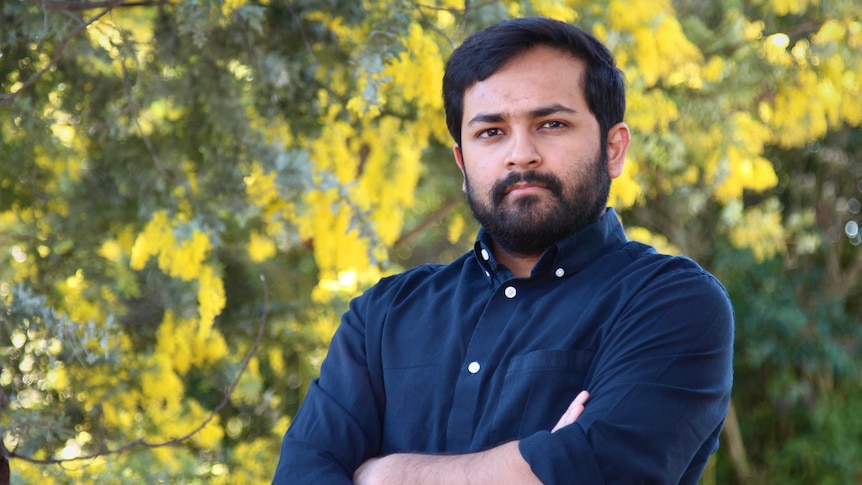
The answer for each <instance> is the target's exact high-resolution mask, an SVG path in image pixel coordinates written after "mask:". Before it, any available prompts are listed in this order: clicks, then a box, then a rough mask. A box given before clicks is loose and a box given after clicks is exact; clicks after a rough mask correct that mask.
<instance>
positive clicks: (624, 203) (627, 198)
mask: <svg viewBox="0 0 862 485" xmlns="http://www.w3.org/2000/svg"><path fill="white" fill-rule="evenodd" d="M633 162H634V161H633V160H631V159H629V160H626V166H625V168H624V169H623V173H622V175H620V176H619V177H617V178H615V179H614V180H613V183H611V193H610V196H609V198H608V205H611V206H613V207H616V208H618V209H624V208H627V207H632V206H634V205H635V204H637V203H638V202H639V201H641V200H642V199H643V196H644V192H643V188H642V187H641V186H640V184H639V183H637V181H636V180H635V178H634V177H635V174H636V173H637V171H638V166H637V165H636V164H635V163H633Z"/></svg>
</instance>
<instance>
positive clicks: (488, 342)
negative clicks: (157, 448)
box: [446, 280, 519, 451]
mask: <svg viewBox="0 0 862 485" xmlns="http://www.w3.org/2000/svg"><path fill="white" fill-rule="evenodd" d="M518 293H519V292H518V284H517V283H516V282H514V281H512V280H510V281H508V282H506V283H504V284H503V285H501V286H499V287H498V288H497V290H496V291H495V292H494V294H493V296H492V297H491V299H490V300H489V301H488V304H487V305H486V306H485V310H484V311H483V313H482V316H481V317H480V319H479V322H478V324H477V325H476V327H475V330H474V331H473V335H472V336H471V338H470V344H469V345H468V347H467V351H466V352H465V354H464V359H463V361H462V362H461V365H460V371H459V373H458V380H457V382H456V383H455V395H454V399H453V402H452V412H451V413H450V414H449V422H448V426H447V433H446V441H447V449H450V450H465V451H466V450H468V449H469V447H470V444H471V443H472V441H473V435H474V434H475V432H476V426H477V423H478V420H479V419H480V417H481V414H480V413H481V410H482V409H485V408H487V403H485V402H484V401H486V400H487V393H488V389H489V387H490V380H491V379H492V377H493V375H494V372H495V370H496V369H497V366H498V365H499V362H497V361H495V360H497V359H499V356H495V355H494V350H495V347H497V345H496V344H497V342H498V339H499V335H501V334H502V333H503V330H504V328H505V326H506V325H508V323H509V320H510V318H511V316H512V315H513V314H515V306H516V305H517V303H518V302H517V300H518V298H519V294H518Z"/></svg>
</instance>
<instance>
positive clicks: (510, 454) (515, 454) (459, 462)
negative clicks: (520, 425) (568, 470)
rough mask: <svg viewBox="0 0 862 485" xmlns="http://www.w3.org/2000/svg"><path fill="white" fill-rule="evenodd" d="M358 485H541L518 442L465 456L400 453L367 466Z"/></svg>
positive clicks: (358, 473)
mask: <svg viewBox="0 0 862 485" xmlns="http://www.w3.org/2000/svg"><path fill="white" fill-rule="evenodd" d="M354 481H355V482H356V485H438V484H439V485H488V484H494V485H507V484H518V485H521V484H537V485H541V483H542V482H541V481H539V479H538V478H537V477H536V475H534V474H533V472H532V470H530V465H529V464H528V463H527V462H526V461H525V460H524V458H523V457H522V456H521V452H520V451H519V450H518V442H517V441H510V442H508V443H504V444H502V445H500V446H497V447H495V448H491V449H488V450H485V451H480V452H476V453H467V454H462V455H422V454H409V453H396V454H394V455H388V456H384V457H380V458H374V459H372V460H369V461H367V462H365V463H364V464H363V465H362V466H361V467H360V468H359V469H358V470H357V471H356V474H355V475H354Z"/></svg>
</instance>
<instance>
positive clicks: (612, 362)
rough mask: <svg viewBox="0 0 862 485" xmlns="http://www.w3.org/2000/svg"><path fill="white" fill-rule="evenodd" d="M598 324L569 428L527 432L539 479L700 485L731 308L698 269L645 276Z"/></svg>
mask: <svg viewBox="0 0 862 485" xmlns="http://www.w3.org/2000/svg"><path fill="white" fill-rule="evenodd" d="M620 304H621V305H623V307H621V309H620V311H619V312H618V315H619V317H618V318H617V319H615V320H614V321H613V322H609V323H608V324H607V325H603V326H602V330H601V331H602V332H603V335H602V344H601V346H600V348H599V352H598V354H597V356H596V361H595V372H594V378H593V379H591V381H590V382H589V383H588V386H589V388H588V389H587V390H588V391H589V392H590V399H589V400H588V401H587V404H586V407H585V409H584V411H583V413H582V414H581V415H580V416H579V417H578V419H577V421H576V422H575V423H573V424H572V425H569V426H566V427H564V428H562V429H560V430H558V431H557V432H555V433H550V432H546V431H545V432H538V433H535V434H533V435H530V436H527V437H525V438H523V439H522V440H521V442H520V451H521V454H522V456H523V457H524V459H525V460H526V461H527V462H528V463H529V464H530V466H531V468H532V470H533V473H535V474H536V475H537V476H538V477H539V479H541V480H542V482H543V483H545V484H546V485H547V484H560V483H573V481H575V482H577V483H662V484H664V483H697V479H698V478H699V476H700V474H701V473H702V470H703V466H704V465H705V463H706V460H707V458H708V457H709V455H710V454H711V453H713V452H714V451H715V450H716V448H717V445H718V435H719V433H720V430H721V427H722V425H723V423H724V417H725V415H726V412H727V407H728V403H729V401H730V391H731V385H732V353H733V350H732V349H733V311H732V309H731V306H730V301H729V299H728V297H727V294H726V292H725V291H724V289H723V288H722V287H721V285H720V284H719V283H718V281H717V280H715V278H714V277H712V276H711V275H709V274H708V273H705V272H703V271H702V270H699V269H698V270H693V269H691V268H686V269H685V270H677V271H671V272H668V273H666V274H664V275H663V276H661V277H659V278H656V279H655V280H651V281H649V283H648V284H646V285H644V286H643V288H642V289H641V290H640V291H638V292H637V293H636V295H635V296H634V297H633V298H632V299H630V300H629V301H627V302H625V303H622V302H621V303H620Z"/></svg>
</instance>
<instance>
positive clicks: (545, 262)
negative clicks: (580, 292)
mask: <svg viewBox="0 0 862 485" xmlns="http://www.w3.org/2000/svg"><path fill="white" fill-rule="evenodd" d="M491 241H492V240H491V236H490V234H488V233H487V232H486V231H485V229H484V228H482V229H480V230H479V235H478V236H477V237H476V243H475V244H474V246H473V252H474V254H475V256H476V259H477V260H478V261H479V264H480V265H481V266H482V268H483V269H484V270H485V272H486V275H487V276H488V277H489V278H491V279H492V280H494V279H496V280H498V281H505V280H507V279H509V278H511V277H512V273H511V271H509V269H508V268H506V267H505V266H503V265H502V264H500V263H498V262H497V261H496V259H494V253H493V251H492V250H491V248H492V244H491ZM625 243H626V235H625V232H624V231H623V226H622V224H621V223H620V220H619V218H618V217H617V213H616V211H614V209H613V208H612V207H609V208H608V209H607V211H605V213H604V214H603V215H602V217H600V218H599V220H597V221H596V222H594V223H592V224H590V225H589V226H587V227H585V228H583V229H581V230H580V231H578V232H576V233H574V234H572V235H571V236H568V237H566V238H565V239H562V240H560V241H558V242H557V243H555V244H553V245H552V246H550V247H549V248H548V249H546V250H545V252H543V253H542V256H541V257H540V258H539V260H538V261H537V262H536V266H535V267H534V268H533V274H532V277H537V276H541V275H544V274H547V273H549V272H550V273H556V274H558V275H559V270H562V271H563V272H564V273H565V274H575V273H577V272H578V271H580V270H581V269H583V268H584V267H585V266H587V265H588V264H590V263H591V262H593V261H595V260H596V259H598V258H599V257H601V256H602V255H604V254H606V253H609V252H611V251H614V250H616V249H618V248H620V247H621V246H622V245H623V244H625Z"/></svg>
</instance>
